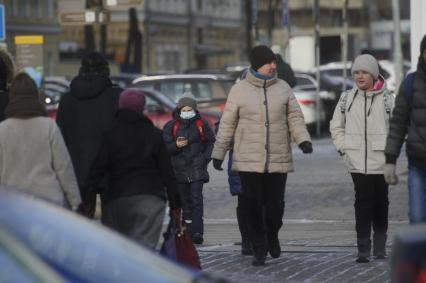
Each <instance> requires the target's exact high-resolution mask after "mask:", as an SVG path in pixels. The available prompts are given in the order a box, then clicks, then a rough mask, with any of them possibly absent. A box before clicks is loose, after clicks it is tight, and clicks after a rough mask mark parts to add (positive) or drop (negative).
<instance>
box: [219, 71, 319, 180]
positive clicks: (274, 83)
mask: <svg viewBox="0 0 426 283" xmlns="http://www.w3.org/2000/svg"><path fill="white" fill-rule="evenodd" d="M233 137H235V143H234V155H233V165H232V169H233V170H235V171H243V172H257V173H264V172H269V173H286V172H291V171H293V161H292V155H291V147H290V141H291V138H293V140H294V141H295V142H296V143H297V144H298V145H299V144H300V143H302V142H304V141H310V140H311V139H310V136H309V133H308V131H307V129H306V125H305V120H304V118H303V114H302V111H301V110H300V106H299V104H298V103H297V100H296V98H295V96H294V94H293V91H292V89H291V88H290V86H289V85H288V84H287V83H286V82H284V81H283V80H280V79H277V78H273V79H270V80H262V79H259V78H257V77H255V76H254V75H253V74H252V73H251V72H248V73H247V77H246V79H245V80H242V81H240V82H238V83H237V84H235V85H234V86H233V87H232V89H231V91H230V93H229V96H228V100H227V102H226V105H225V110H224V112H223V115H222V118H221V122H220V127H219V132H218V134H217V138H216V142H215V145H214V149H213V153H212V158H215V159H220V160H223V159H224V157H225V154H226V151H227V150H228V147H229V145H230V142H231V140H232V138H233Z"/></svg>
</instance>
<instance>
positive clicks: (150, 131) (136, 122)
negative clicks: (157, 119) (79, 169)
mask: <svg viewBox="0 0 426 283" xmlns="http://www.w3.org/2000/svg"><path fill="white" fill-rule="evenodd" d="M117 118H118V119H117V122H116V123H115V125H114V126H113V127H112V128H111V129H110V130H109V131H107V132H106V133H105V134H104V136H103V139H102V143H101V147H100V150H99V152H98V155H97V157H96V159H95V162H94V163H93V166H92V168H91V170H90V175H89V180H88V184H89V186H90V187H92V188H96V187H98V186H99V184H100V183H101V181H102V179H103V177H104V176H108V186H107V191H105V192H103V196H104V198H103V200H104V201H106V202H108V201H109V200H112V199H117V198H121V197H129V196H135V195H143V194H149V195H156V196H159V197H161V198H163V199H165V200H166V199H167V198H168V199H169V202H170V207H171V208H176V207H180V200H179V197H178V194H177V190H176V178H175V175H174V173H173V169H172V164H171V161H170V155H169V153H168V152H167V149H166V146H165V144H164V142H163V136H162V132H161V130H159V129H157V128H156V127H154V125H153V124H152V122H151V120H149V119H148V118H147V117H145V116H144V115H142V114H139V113H137V112H134V111H131V110H119V111H118V113H117ZM165 188H166V189H167V191H166V190H165ZM166 192H167V197H166Z"/></svg>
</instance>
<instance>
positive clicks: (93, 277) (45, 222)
mask: <svg viewBox="0 0 426 283" xmlns="http://www.w3.org/2000/svg"><path fill="white" fill-rule="evenodd" d="M0 227H1V230H4V231H7V233H8V234H9V235H11V236H12V238H13V239H14V240H16V241H19V242H20V243H22V244H23V245H24V246H25V247H26V248H27V249H28V250H29V251H30V252H31V253H33V254H35V255H36V256H37V257H38V258H39V259H41V260H42V262H44V263H46V264H47V265H48V266H49V267H50V268H52V269H53V270H54V271H55V272H57V273H58V274H60V275H61V277H62V279H63V280H64V281H66V282H85V283H89V282H102V283H108V282H110V283H123V282H126V283H132V282H135V283H136V282H137V283H140V282H150V283H151V282H161V283H169V282H182V283H183V282H225V281H223V280H220V279H214V278H211V277H210V276H208V275H207V274H204V273H202V272H199V271H195V270H191V269H188V268H184V267H182V266H180V265H178V264H176V263H173V262H171V261H169V260H167V259H165V258H163V257H161V256H159V255H158V254H157V253H155V252H154V251H152V250H149V249H147V248H144V247H142V246H140V245H138V244H137V243H134V242H132V241H130V240H128V239H126V238H124V237H123V236H121V235H119V234H118V233H116V232H113V231H111V230H110V229H108V228H105V227H103V226H102V225H101V224H96V223H94V222H93V221H90V220H88V219H85V218H83V217H81V216H79V215H77V214H75V213H73V212H70V211H67V210H65V209H62V208H60V207H57V206H55V205H52V204H49V203H47V202H45V201H42V200H39V199H36V198H34V197H31V196H28V195H23V194H17V193H13V192H10V191H9V190H1V189H0ZM0 235H1V233H0ZM1 263H2V262H1V254H0V264H1ZM0 282H3V281H2V280H1V278H0ZM5 282H38V281H23V280H12V281H5ZM40 282H60V281H40Z"/></svg>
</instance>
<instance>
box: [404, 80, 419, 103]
mask: <svg viewBox="0 0 426 283" xmlns="http://www.w3.org/2000/svg"><path fill="white" fill-rule="evenodd" d="M415 77H416V72H412V73H410V74H408V75H407V77H406V78H405V80H404V97H405V100H406V101H407V103H408V106H410V107H411V103H412V102H413V89H414V78H415Z"/></svg>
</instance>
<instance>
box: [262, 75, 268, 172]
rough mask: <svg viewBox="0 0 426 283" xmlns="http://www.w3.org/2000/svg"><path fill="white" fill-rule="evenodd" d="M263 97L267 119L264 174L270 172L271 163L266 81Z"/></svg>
mask: <svg viewBox="0 0 426 283" xmlns="http://www.w3.org/2000/svg"><path fill="white" fill-rule="evenodd" d="M263 96H264V97H265V101H264V102H263V104H264V105H265V111H266V117H265V127H266V145H265V150H266V158H265V168H264V172H265V173H267V172H268V163H269V111H268V98H267V96H266V81H265V82H264V83H263Z"/></svg>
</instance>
